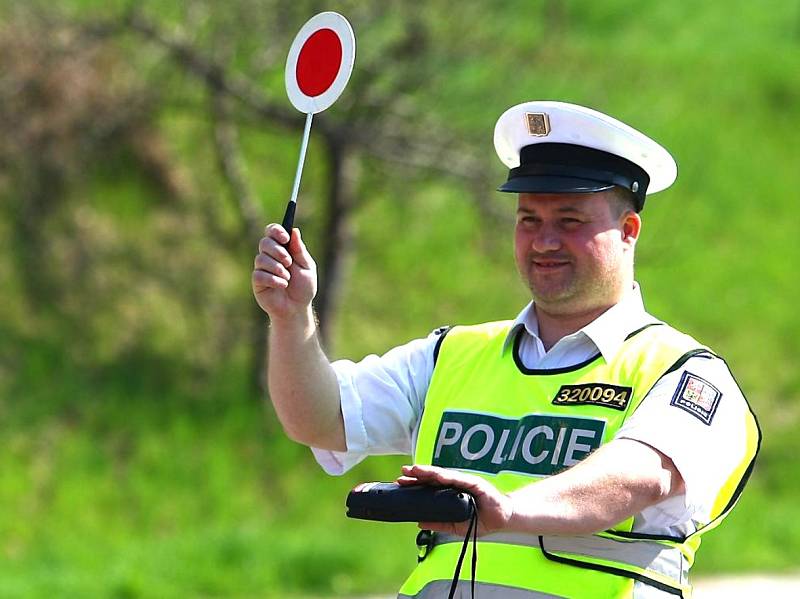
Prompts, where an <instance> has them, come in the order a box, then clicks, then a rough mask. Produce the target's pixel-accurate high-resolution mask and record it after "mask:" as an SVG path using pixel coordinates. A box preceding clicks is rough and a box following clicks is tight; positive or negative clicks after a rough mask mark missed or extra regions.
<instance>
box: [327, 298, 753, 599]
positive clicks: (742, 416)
mask: <svg viewBox="0 0 800 599" xmlns="http://www.w3.org/2000/svg"><path fill="white" fill-rule="evenodd" d="M653 322H658V320H657V319H656V318H654V317H653V316H651V315H650V314H648V313H647V312H646V311H645V309H644V305H643V303H642V298H641V294H640V292H639V287H638V285H635V286H634V288H633V290H632V291H631V292H630V293H629V294H628V295H627V296H625V297H624V298H623V300H622V301H621V302H620V303H618V304H616V305H615V306H613V307H612V308H610V309H609V310H607V311H606V312H604V313H603V314H602V315H601V316H599V317H598V318H597V319H595V320H594V321H592V322H591V323H589V324H588V325H586V326H585V327H583V328H582V329H581V330H579V331H577V332H576V333H573V334H572V335H568V336H566V337H564V338H562V339H560V340H559V341H558V342H557V343H556V344H555V345H553V347H551V348H550V350H549V351H545V349H544V346H543V344H542V341H541V339H540V338H539V336H538V333H539V327H538V323H537V320H536V313H535V310H534V309H533V304H528V306H526V307H525V308H524V309H523V310H522V312H520V314H519V315H518V316H517V318H516V320H515V321H514V324H513V326H512V328H511V330H510V331H509V334H508V337H507V339H506V345H505V348H504V350H503V351H512V348H511V345H512V344H511V341H512V339H513V338H514V335H515V334H516V331H517V330H518V329H519V328H520V327H523V328H524V329H525V332H524V333H523V336H522V342H521V344H520V351H519V353H520V359H521V360H522V363H523V364H524V365H525V366H526V367H527V368H536V369H550V368H561V367H566V366H573V365H575V364H578V363H580V362H583V361H584V360H586V359H588V358H590V357H591V356H593V355H595V354H596V353H597V352H598V351H599V352H600V353H601V354H602V355H603V357H604V358H605V360H606V361H609V362H610V361H611V360H612V359H613V357H614V356H615V355H616V353H617V352H618V351H619V349H620V347H621V346H622V344H623V342H624V341H625V338H626V337H627V336H628V335H629V334H630V333H632V332H633V331H636V330H637V329H639V328H641V327H643V326H645V325H647V324H649V323H653ZM439 335H440V332H439V331H434V332H433V333H431V334H430V335H429V336H428V337H427V338H425V339H417V340H414V341H411V342H410V343H407V344H405V345H402V346H399V347H396V348H394V349H392V350H390V351H389V352H387V353H386V354H384V355H383V356H380V357H379V356H376V355H370V356H367V357H366V358H364V359H363V360H362V361H361V362H359V363H357V364H356V363H353V362H351V361H349V360H339V361H337V362H335V363H334V365H333V366H334V369H335V371H336V375H337V377H338V381H339V388H340V393H341V402H342V414H343V416H344V425H345V435H346V440H347V448H348V449H347V451H346V452H335V451H325V450H319V449H313V451H314V455H315V457H316V459H317V461H318V462H319V463H320V465H321V466H322V467H323V468H324V470H325V471H326V472H328V473H329V474H342V473H344V472H346V471H347V470H349V469H350V468H352V467H353V466H355V465H356V464H357V463H359V462H360V461H361V460H363V459H364V458H365V457H367V456H368V455H377V454H407V455H413V452H414V446H415V443H416V439H417V434H418V431H419V425H420V419H421V415H422V408H423V405H424V403H425V395H426V392H427V389H428V385H429V383H430V380H431V376H432V374H433V366H434V361H433V351H434V347H435V346H436V342H437V340H438V339H439ZM687 373H688V374H687ZM684 377H692V378H693V379H694V380H698V379H699V380H702V381H704V382H708V383H711V385H713V387H715V388H716V390H717V391H718V392H719V397H718V399H717V400H716V402H715V403H714V411H713V412H712V413H711V415H710V416H711V418H710V422H709V423H707V422H705V421H704V420H703V419H702V418H701V416H699V415H697V414H695V413H692V412H691V411H690V410H689V409H687V408H686V407H682V406H680V405H674V404H675V401H674V398H675V397H677V391H678V390H679V389H681V388H682V386H683V383H684V382H685V378H684ZM749 410H750V408H749V406H748V405H747V402H746V401H745V399H744V397H743V396H742V392H741V390H740V389H739V387H738V385H737V384H736V382H735V381H734V379H733V376H732V375H731V373H730V371H729V370H728V367H727V365H726V364H725V362H724V361H722V360H720V359H716V358H709V357H694V358H691V359H689V360H688V361H687V362H686V363H685V364H684V365H683V366H682V367H681V368H680V369H678V370H676V371H675V372H672V373H670V374H668V375H666V376H664V377H662V378H661V379H660V380H659V381H658V383H657V384H656V385H655V386H654V387H653V389H652V390H651V391H650V392H649V393H648V394H647V396H646V397H645V398H644V399H643V401H642V403H641V404H640V406H639V407H638V408H637V410H636V411H635V412H634V413H633V415H631V416H630V418H628V420H627V421H626V422H625V423H624V424H623V426H622V428H621V429H620V430H619V431H618V432H617V434H616V436H615V438H626V439H634V440H637V441H640V442H643V443H646V444H647V445H650V446H651V447H654V448H655V449H657V450H658V451H660V452H661V453H663V454H664V455H666V456H667V457H669V458H670V459H671V460H672V461H673V463H674V464H675V467H676V468H677V469H678V471H679V472H680V474H681V476H682V477H683V480H684V482H685V484H686V493H685V495H680V496H676V497H672V498H669V499H667V500H665V501H662V502H660V503H658V504H656V505H654V506H651V507H649V508H646V509H645V510H643V511H642V512H641V513H640V514H639V515H637V517H636V519H635V525H634V531H636V532H642V533H648V534H668V535H687V534H690V533H692V532H694V531H695V530H696V528H697V527H696V523H703V524H704V523H707V522H708V521H709V519H710V517H709V514H710V512H711V510H712V506H713V504H714V502H715V501H716V499H717V495H718V493H719V491H720V489H721V487H722V486H723V484H724V483H725V482H726V481H727V480H728V478H729V477H730V476H731V474H732V473H733V472H734V471H735V470H736V469H737V468H738V467H740V465H741V464H742V463H743V461H744V460H745V459H748V458H747V456H746V451H745V443H744V439H745V438H746V433H745V424H746V421H747V418H748V417H749ZM638 586H639V585H637V587H638ZM658 595H661V593H658ZM638 596H643V595H640V594H639V593H637V597H638Z"/></svg>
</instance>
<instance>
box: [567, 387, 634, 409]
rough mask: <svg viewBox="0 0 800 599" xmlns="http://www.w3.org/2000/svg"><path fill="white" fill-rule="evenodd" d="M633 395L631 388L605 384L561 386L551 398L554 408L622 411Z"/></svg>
mask: <svg viewBox="0 0 800 599" xmlns="http://www.w3.org/2000/svg"><path fill="white" fill-rule="evenodd" d="M631 395H633V389H632V388H631V387H619V386H617V385H607V384H605V383H585V384H583V385H562V386H561V389H559V390H558V393H556V396H555V397H554V398H553V405H555V406H586V405H592V406H601V407H604V408H613V409H615V410H624V409H625V408H627V407H628V402H629V401H630V400H631Z"/></svg>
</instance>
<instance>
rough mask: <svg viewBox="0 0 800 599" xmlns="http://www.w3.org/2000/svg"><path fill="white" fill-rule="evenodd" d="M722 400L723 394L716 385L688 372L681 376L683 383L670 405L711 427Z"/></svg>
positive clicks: (680, 384) (679, 385)
mask: <svg viewBox="0 0 800 599" xmlns="http://www.w3.org/2000/svg"><path fill="white" fill-rule="evenodd" d="M721 398H722V392H720V390H719V389H717V388H716V387H715V386H714V385H712V384H711V383H709V382H708V381H707V380H705V379H703V378H701V377H699V376H697V375H696V374H692V373H690V372H688V371H687V372H684V373H683V375H682V376H681V382H680V383H679V384H678V388H677V389H676V390H675V395H673V396H672V401H671V402H669V404H670V405H671V406H676V407H678V408H681V409H682V410H685V411H687V412H689V413H690V414H691V415H692V416H694V417H695V418H697V419H699V420H701V421H702V422H703V423H705V424H708V425H710V424H711V421H712V420H713V419H714V413H715V412H716V411H717V406H718V405H719V400H720V399H721Z"/></svg>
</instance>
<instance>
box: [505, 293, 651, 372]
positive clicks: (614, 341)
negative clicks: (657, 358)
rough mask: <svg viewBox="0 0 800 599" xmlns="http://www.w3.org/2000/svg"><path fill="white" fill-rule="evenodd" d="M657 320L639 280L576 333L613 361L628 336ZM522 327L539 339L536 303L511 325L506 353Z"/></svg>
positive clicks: (608, 360)
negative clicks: (616, 301)
mask: <svg viewBox="0 0 800 599" xmlns="http://www.w3.org/2000/svg"><path fill="white" fill-rule="evenodd" d="M654 322H658V320H656V319H655V318H654V317H653V316H651V315H650V314H648V313H647V311H646V310H645V309H644V302H643V300H642V293H641V289H640V288H639V284H638V283H634V284H633V288H632V289H631V290H630V291H629V292H628V293H627V294H626V295H625V296H624V297H623V298H622V299H621V300H620V301H619V302H618V303H616V304H614V305H613V306H611V307H610V308H609V309H608V310H606V311H605V312H603V313H602V314H601V315H600V316H598V317H597V318H595V319H594V320H593V321H592V322H590V323H589V324H587V325H586V326H585V327H583V328H582V329H580V330H579V331H576V332H575V333H573V335H576V336H577V335H584V336H585V337H586V338H588V339H589V340H590V341H591V342H592V343H593V344H594V345H595V347H596V348H597V350H598V351H599V352H600V353H601V354H602V356H603V358H604V359H605V361H606V362H610V361H611V359H612V358H613V357H614V356H615V355H616V354H617V352H618V351H619V349H620V347H622V344H623V343H624V342H625V339H626V338H627V337H628V335H630V334H631V333H633V332H634V331H636V330H638V329H640V328H642V327H643V326H646V325H648V324H651V323H654ZM521 328H524V329H525V331H526V332H527V333H528V334H529V335H531V336H532V337H535V338H536V339H538V338H539V322H538V320H537V319H536V310H534V309H533V302H531V303H529V304H528V305H527V306H525V307H524V308H523V309H522V311H521V312H520V313H519V315H518V316H517V318H516V319H515V320H514V322H513V323H512V324H511V328H510V329H509V331H508V334H507V335H506V339H505V342H504V343H503V352H505V351H506V350H507V349H508V348H509V347H510V346H511V345H512V344H513V341H514V338H515V337H516V335H517V331H519V330H520V329H521Z"/></svg>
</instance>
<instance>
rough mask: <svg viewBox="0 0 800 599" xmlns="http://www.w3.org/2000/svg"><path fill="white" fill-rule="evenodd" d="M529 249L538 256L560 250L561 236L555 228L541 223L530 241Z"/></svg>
mask: <svg viewBox="0 0 800 599" xmlns="http://www.w3.org/2000/svg"><path fill="white" fill-rule="evenodd" d="M531 249H532V250H533V251H534V252H537V253H539V254H544V253H547V252H554V251H556V250H559V249H561V235H560V234H559V232H558V230H557V229H556V227H554V226H553V225H550V224H547V223H542V224H541V225H540V226H539V227H538V228H537V229H536V232H535V233H534V235H533V238H532V239H531Z"/></svg>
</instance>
